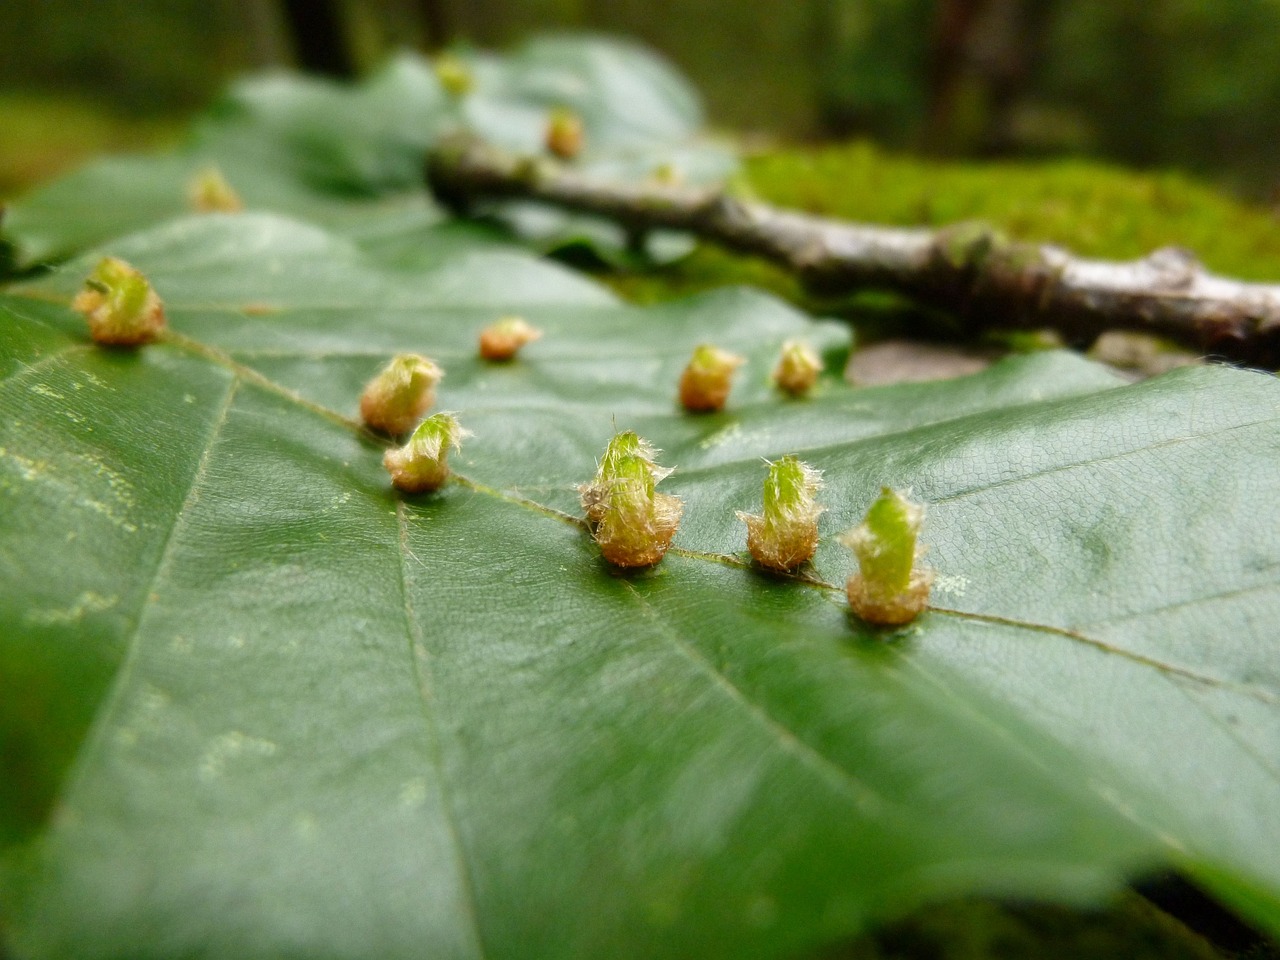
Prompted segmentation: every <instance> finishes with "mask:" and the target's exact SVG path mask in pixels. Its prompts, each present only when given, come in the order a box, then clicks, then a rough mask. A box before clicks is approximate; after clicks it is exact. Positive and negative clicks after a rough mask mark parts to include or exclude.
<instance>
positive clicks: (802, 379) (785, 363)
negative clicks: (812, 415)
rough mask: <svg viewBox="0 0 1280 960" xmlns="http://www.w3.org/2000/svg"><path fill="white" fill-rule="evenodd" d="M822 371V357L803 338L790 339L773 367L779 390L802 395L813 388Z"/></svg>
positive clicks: (792, 394)
mask: <svg viewBox="0 0 1280 960" xmlns="http://www.w3.org/2000/svg"><path fill="white" fill-rule="evenodd" d="M821 372H822V358H821V357H819V356H818V354H817V353H815V352H814V349H813V348H812V347H811V346H809V345H808V344H807V343H805V342H804V341H803V340H788V341H787V342H786V343H784V344H783V345H782V352H781V353H780V354H779V355H778V365H777V366H775V367H774V368H773V382H774V383H775V384H776V385H777V387H778V389H779V390H782V391H784V392H786V393H789V394H791V396H793V397H802V396H804V395H805V394H807V393H808V392H809V391H810V390H812V389H813V385H814V384H815V383H817V382H818V374H820V373H821Z"/></svg>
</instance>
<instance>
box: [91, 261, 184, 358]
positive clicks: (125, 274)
mask: <svg viewBox="0 0 1280 960" xmlns="http://www.w3.org/2000/svg"><path fill="white" fill-rule="evenodd" d="M84 283H85V289H84V290H82V291H81V292H80V293H79V294H77V295H76V298H75V299H74V300H73V301H71V308H72V309H73V310H78V311H79V312H80V313H83V314H84V315H85V319H86V320H87V321H88V322H89V336H91V337H92V338H93V339H94V342H95V343H102V344H109V345H112V346H137V345H138V344H140V343H149V342H150V341H152V340H154V339H156V337H158V336H159V335H160V331H162V330H163V329H164V326H165V317H164V304H163V303H161V302H160V297H159V296H158V295H157V294H156V292H155V290H154V289H153V288H152V286H151V283H150V282H149V281H148V280H147V278H146V277H145V276H143V275H142V274H141V273H140V272H139V271H138V270H137V269H135V268H134V267H132V266H130V265H129V264H127V263H125V262H124V261H123V260H120V259H118V258H116V257H104V258H103V259H102V260H101V261H99V263H98V265H97V266H96V267H95V268H94V270H93V273H91V274H89V276H88V278H87V279H86V280H85V282H84Z"/></svg>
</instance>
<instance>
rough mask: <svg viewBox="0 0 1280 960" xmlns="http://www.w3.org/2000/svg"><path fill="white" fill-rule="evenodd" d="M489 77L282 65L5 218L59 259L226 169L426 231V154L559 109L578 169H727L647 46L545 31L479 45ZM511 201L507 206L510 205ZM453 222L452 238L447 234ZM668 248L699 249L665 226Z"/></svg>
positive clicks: (357, 228)
mask: <svg viewBox="0 0 1280 960" xmlns="http://www.w3.org/2000/svg"><path fill="white" fill-rule="evenodd" d="M461 59H462V60H463V61H464V62H466V63H467V64H468V66H469V69H470V70H471V71H472V73H473V75H474V78H475V87H474V89H473V90H472V91H471V92H470V93H468V94H467V95H466V96H465V97H462V98H460V99H457V98H453V97H451V96H449V95H448V94H447V93H446V92H445V91H444V90H443V89H442V88H441V86H440V82H439V80H438V79H437V78H436V74H435V72H434V70H433V68H432V66H431V64H430V62H428V61H427V60H426V59H425V58H423V57H421V56H419V55H417V54H412V53H402V54H400V55H398V56H397V57H395V58H393V59H392V60H391V61H390V62H388V63H387V64H386V65H385V66H384V67H382V69H380V70H379V71H377V72H376V73H374V74H373V75H372V76H370V77H369V78H368V79H367V80H365V81H363V82H362V83H360V84H355V85H345V84H340V83H335V82H333V81H329V80H322V79H318V78H313V77H305V76H302V75H298V74H292V73H285V72H275V73H266V74H262V75H258V76H253V77H249V78H246V79H243V80H241V81H239V82H237V83H236V84H234V85H233V86H232V88H231V89H230V90H229V91H228V92H227V94H226V95H225V96H224V97H223V98H222V99H221V100H220V101H219V102H218V103H216V104H214V106H213V107H212V108H211V109H210V110H209V111H208V113H207V114H206V115H205V116H204V117H202V118H200V119H199V120H198V121H197V122H196V124H195V126H194V130H193V132H192V135H191V137H190V142H189V143H188V144H187V145H186V146H184V147H183V148H181V149H179V150H175V151H171V152H168V153H160V154H153V155H136V156H120V157H106V158H102V159H99V160H96V161H94V162H92V163H90V164H88V165H87V166H85V167H84V168H82V169H80V170H77V171H75V172H73V173H71V174H69V175H67V176H65V177H62V178H61V179H59V180H56V181H54V182H53V183H50V184H47V185H45V186H43V187H41V188H40V189H38V190H37V191H35V192H34V193H33V194H32V195H31V196H29V197H26V198H23V199H22V200H20V201H19V202H17V203H15V204H13V205H12V207H11V209H10V210H9V211H8V213H7V216H6V217H5V219H4V222H3V224H2V226H3V239H4V240H5V241H7V242H8V243H9V244H10V245H11V247H12V248H13V252H12V259H13V260H14V262H15V263H16V265H17V266H18V267H19V268H26V267H30V266H32V265H35V264H39V263H44V262H50V261H55V260H58V259H61V258H64V257H66V256H68V255H70V254H74V253H76V252H79V251H81V250H84V249H85V248H86V247H89V246H92V245H94V244H96V243H100V242H103V241H105V240H107V239H108V238H110V237H113V236H119V235H120V234H123V233H127V232H130V231H133V230H138V229H141V228H144V227H148V226H152V225H155V224H158V223H161V222H163V221H165V220H169V219H172V218H175V217H179V216H182V215H183V214H185V213H188V212H189V210H190V207H189V202H188V190H189V185H190V183H191V182H192V180H193V179H194V178H195V177H196V176H197V175H198V174H200V173H201V171H203V170H207V169H209V168H216V169H218V170H219V171H220V172H221V173H222V174H223V176H224V177H225V178H226V180H227V181H228V182H229V183H230V184H231V186H232V187H233V188H234V189H235V190H236V192H237V193H238V194H239V195H240V196H241V198H242V199H243V201H244V203H245V205H246V206H247V207H248V208H249V209H251V210H259V211H272V212H276V213H284V214H288V215H291V216H296V217H303V218H305V219H307V220H309V221H313V222H318V223H320V224H322V225H324V226H326V227H329V228H330V229H335V230H338V231H340V232H343V233H345V234H346V235H348V236H351V237H352V238H354V239H358V240H363V239H369V240H371V241H374V242H376V241H378V240H380V239H383V238H385V237H387V236H388V235H391V236H400V235H403V234H405V233H406V232H407V233H409V234H411V235H412V236H413V237H414V238H416V237H417V236H418V235H419V234H420V232H422V231H424V230H429V229H430V228H431V227H433V226H435V225H436V224H438V223H439V221H440V220H441V213H440V211H439V210H438V209H437V208H436V206H435V204H434V203H432V202H431V201H430V200H429V198H428V197H427V195H426V192H425V190H424V188H423V185H422V168H423V160H424V157H425V154H426V151H427V149H428V148H429V147H430V146H431V145H432V144H433V143H434V142H436V140H437V139H438V138H440V137H441V136H444V135H447V134H449V133H452V132H456V131H458V130H467V131H470V132H472V133H474V134H477V135H479V136H482V137H484V138H485V139H487V140H489V141H491V142H494V143H498V144H502V145H504V146H506V147H508V148H510V149H513V150H519V151H523V152H529V153H536V152H538V151H540V150H542V149H543V138H544V131H545V128H546V124H547V118H548V115H549V112H550V111H551V110H552V109H555V108H557V107H566V108H569V109H572V110H573V111H575V112H576V113H577V114H578V115H579V116H580V117H581V118H582V120H583V124H584V127H585V130H586V149H585V151H584V154H583V155H582V156H581V157H580V158H579V159H578V160H577V163H578V165H579V166H581V167H583V168H584V169H589V170H592V171H595V172H598V173H599V174H601V175H603V176H611V177H633V178H643V177H647V176H650V175H652V174H653V173H654V171H655V170H656V169H657V168H658V167H660V166H663V165H666V166H668V167H671V168H672V169H674V170H676V171H679V172H680V173H682V174H683V175H684V176H686V177H688V178H690V179H693V180H706V179H714V178H719V177H722V176H724V175H725V174H726V173H727V172H729V171H730V170H731V169H732V167H733V166H734V163H735V161H734V159H733V157H732V155H731V154H730V153H729V152H728V151H727V150H725V149H723V148H720V147H717V146H715V145H713V144H711V143H708V142H706V141H705V140H703V139H702V138H701V137H700V128H701V124H702V113H701V108H700V106H699V104H698V99H697V96H696V94H695V93H694V92H693V90H692V89H691V88H690V87H689V85H688V84H687V83H686V82H685V81H684V79H683V78H682V77H680V76H679V75H678V74H677V73H675V71H674V70H673V69H672V68H670V67H669V66H667V65H666V64H665V63H663V62H662V61H661V60H659V59H658V58H657V57H656V56H655V55H654V54H651V53H649V52H647V51H645V50H643V49H642V48H639V47H637V46H635V45H632V44H629V43H626V42H623V41H619V40H611V39H606V38H596V37H571V36H565V37H557V36H548V37H538V38H534V39H532V40H530V41H528V42H527V43H525V44H524V45H523V46H521V47H519V48H517V49H516V50H514V51H513V52H512V53H511V54H509V55H506V56H495V55H491V54H484V53H479V52H474V53H465V54H463V55H461ZM506 209H507V208H506V207H504V208H501V210H499V211H498V212H499V213H501V212H502V211H503V210H506ZM509 210H510V216H509V218H508V219H510V221H511V222H512V224H513V225H514V226H515V227H516V228H517V230H518V231H519V232H521V233H522V235H525V236H527V237H529V238H530V239H533V240H535V241H537V242H539V243H540V244H541V245H543V246H546V247H552V246H557V245H560V244H564V243H586V244H589V245H596V246H598V247H599V248H600V249H601V250H602V251H605V252H607V251H609V250H618V251H621V250H622V249H623V248H624V247H625V245H626V237H625V235H624V234H622V232H621V231H619V230H617V228H615V227H611V226H609V225H607V224H604V223H602V222H600V221H595V220H591V219H588V218H584V217H566V216H565V215H563V214H559V213H555V212H552V211H549V210H546V209H543V208H537V209H531V208H529V207H528V205H509ZM449 236H450V235H449V234H448V233H447V232H446V235H445V239H448V238H449ZM659 239H660V240H661V241H662V242H661V243H660V244H659V245H657V246H655V248H654V249H655V251H656V253H658V254H665V255H666V256H667V258H670V257H671V256H675V255H683V254H684V253H685V252H687V251H688V249H689V247H690V244H689V243H688V242H687V241H680V242H675V241H674V240H673V238H672V237H671V236H669V235H659Z"/></svg>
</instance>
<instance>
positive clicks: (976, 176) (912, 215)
mask: <svg viewBox="0 0 1280 960" xmlns="http://www.w3.org/2000/svg"><path fill="white" fill-rule="evenodd" d="M745 185H746V188H747V189H749V190H750V191H751V192H752V193H753V194H754V195H756V196H758V197H759V198H760V199H761V200H764V201H767V202H769V203H775V204H778V205H781V206H786V207H794V208H797V209H802V210H807V211H810V212H812V213H817V214H822V215H824V216H834V217H841V218H844V219H848V220H856V221H861V222H866V223H878V224H885V225H891V226H935V227H941V226H944V225H951V224H957V223H961V222H965V221H981V222H984V223H988V224H991V225H992V226H993V227H994V228H996V229H997V230H999V231H1000V232H1001V233H1003V234H1006V235H1007V236H1009V237H1010V238H1012V239H1015V240H1025V241H1036V242H1044V243H1057V244H1061V245H1063V246H1066V247H1069V248H1070V249H1072V250H1074V251H1075V252H1077V253H1080V254H1082V255H1085V256H1092V257H1100V258H1105V259H1126V258H1132V257H1139V256H1143V255H1145V254H1147V253H1150V252H1151V251H1152V250H1154V249H1156V248H1158V247H1162V246H1170V245H1174V246H1181V247H1186V248H1188V249H1190V250H1192V251H1194V252H1195V253H1196V255H1197V256H1198V257H1200V259H1201V260H1202V261H1204V263H1205V264H1206V265H1207V266H1208V267H1210V268H1211V269H1213V270H1216V271H1218V272H1221V273H1225V274H1228V275H1230V276H1237V277H1242V278H1245V279H1252V280H1276V279H1280V224H1277V219H1276V215H1275V214H1274V213H1272V212H1271V211H1268V210H1265V209H1261V208H1258V207H1252V206H1249V205H1247V204H1244V203H1241V202H1239V201H1237V200H1234V199H1232V198H1231V197H1228V196H1226V195H1224V194H1222V193H1220V192H1218V191H1216V190H1214V189H1213V188H1211V187H1209V186H1207V185H1205V184H1203V183H1201V182H1199V181H1196V180H1194V179H1192V178H1190V177H1188V176H1185V175H1183V174H1179V173H1136V172H1132V171H1127V170H1123V169H1120V168H1117V167H1113V166H1108V165H1105V164H1100V163H1095V162H1090V161H1083V160H1055V161H1047V162H1043V161H1042V162H1029V161H1022V162H1016V163H1014V162H1001V163H957V162H939V161H934V160H924V159H918V158H913V157H907V156H903V155H899V154H894V153H889V152H886V151H884V150H881V149H879V148H877V147H875V146H873V145H871V144H868V143H862V142H857V143H851V144H846V145H841V146H832V147H821V148H811V149H791V150H781V151H776V152H771V153H765V154H760V155H758V156H755V157H752V158H750V159H748V161H747V163H746V171H745ZM607 279H608V280H609V282H610V283H611V284H612V285H613V286H614V287H615V288H616V289H617V290H619V292H621V293H622V294H623V295H624V296H626V297H629V298H631V299H635V300H638V301H640V302H651V301H654V300H661V299H667V298H670V297H672V296H678V295H681V294H685V293H691V292H694V291H697V290H703V289H707V288H708V287H715V286H721V285H723V284H727V283H751V284H755V285H757V286H762V287H765V288H767V289H770V290H773V291H774V292H776V293H779V294H781V295H783V296H785V297H788V298H790V299H793V300H797V301H798V302H801V303H803V304H804V305H805V306H807V307H810V308H813V309H818V310H830V309H832V307H833V305H832V304H831V303H830V302H823V301H818V300H814V299H812V298H806V297H804V296H803V295H802V291H801V290H800V287H799V285H798V284H797V283H796V282H795V281H794V280H793V279H791V278H790V277H788V276H786V275H785V274H784V273H782V271H780V270H777V269H775V268H773V267H771V266H769V265H768V264H763V263H760V262H759V261H754V260H749V259H747V258H743V257H737V256H734V255H731V254H727V253H724V252H723V251H720V250H716V249H712V248H709V247H706V246H703V247H700V248H699V249H698V250H697V251H696V252H695V253H694V254H693V255H692V256H690V257H689V258H687V259H686V260H684V261H682V262H680V263H679V264H676V265H674V266H671V267H666V268H663V269H660V270H656V271H653V272H651V273H646V274H635V273H632V274H623V275H616V276H613V277H611V278H607Z"/></svg>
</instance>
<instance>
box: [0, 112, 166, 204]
mask: <svg viewBox="0 0 1280 960" xmlns="http://www.w3.org/2000/svg"><path fill="white" fill-rule="evenodd" d="M185 126H186V124H185V122H183V121H180V120H178V119H171V118H167V117H160V118H154V117H151V118H141V117H128V116H121V115H120V114H117V113H113V112H111V111H109V110H106V109H104V108H103V107H102V105H101V104H97V103H94V102H92V101H89V100H85V99H83V98H71V97H54V96H42V95H39V94H0V130H3V131H4V143H3V147H0V198H3V197H7V196H12V195H15V194H17V193H19V192H20V191H21V190H22V189H23V188H25V187H27V186H29V185H31V184H35V183H38V182H40V181H43V180H48V179H50V178H52V177H55V176H57V175H58V174H59V173H62V172H64V171H66V170H69V169H71V168H72V167H75V166H78V165H79V164H80V163H83V162H84V161H86V160H88V159H89V158H91V157H93V156H96V155H97V154H100V153H104V152H109V151H124V150H145V149H147V148H149V147H158V146H162V145H165V144H168V143H172V142H175V141H177V140H178V139H179V137H180V136H181V135H182V131H183V129H184V128H185Z"/></svg>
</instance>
